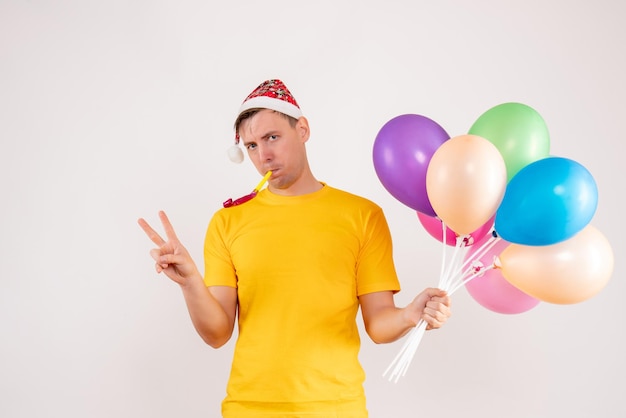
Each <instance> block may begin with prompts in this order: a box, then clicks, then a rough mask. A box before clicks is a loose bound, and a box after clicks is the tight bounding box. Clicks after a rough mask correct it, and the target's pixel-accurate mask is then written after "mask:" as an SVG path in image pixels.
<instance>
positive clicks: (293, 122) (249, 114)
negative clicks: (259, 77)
mask: <svg viewBox="0 0 626 418" xmlns="http://www.w3.org/2000/svg"><path fill="white" fill-rule="evenodd" d="M261 110H271V111H272V112H274V113H278V114H279V115H282V116H283V117H284V118H285V119H287V120H288V121H289V125H291V127H292V128H293V127H295V126H296V123H297V122H298V119H296V118H294V117H292V116H289V115H286V114H284V113H282V112H279V111H277V110H272V109H265V108H262V107H255V108H254V109H248V110H245V111H243V112H241V113H240V114H239V116H237V120H235V125H234V127H235V133H236V134H237V135H239V126H241V122H243V121H244V120H246V119H250V118H251V117H252V116H254V115H256V114H257V113H259V112H260V111H261Z"/></svg>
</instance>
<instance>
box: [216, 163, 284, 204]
mask: <svg viewBox="0 0 626 418" xmlns="http://www.w3.org/2000/svg"><path fill="white" fill-rule="evenodd" d="M271 175H272V171H271V170H270V171H268V172H267V173H265V176H263V178H262V179H261V181H260V182H259V184H258V185H257V186H256V187H255V188H254V190H252V193H249V194H247V195H245V196H242V197H240V198H238V199H235V200H233V199H232V198H231V199H228V200H227V201H225V202H224V207H225V208H230V207H232V206H237V205H241V204H242V203H246V202H247V201H248V200H250V199H252V198H254V197H255V196H256V195H257V193H259V190H261V187H263V185H264V184H265V182H266V181H267V180H268V179H269V178H270V176H271Z"/></svg>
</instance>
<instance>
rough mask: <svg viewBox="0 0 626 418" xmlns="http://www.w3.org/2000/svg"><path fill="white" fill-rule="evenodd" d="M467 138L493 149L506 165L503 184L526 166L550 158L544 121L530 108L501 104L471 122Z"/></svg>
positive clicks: (515, 104)
mask: <svg viewBox="0 0 626 418" xmlns="http://www.w3.org/2000/svg"><path fill="white" fill-rule="evenodd" d="M469 134H471V135H478V136H480V137H483V138H485V139H486V140H488V141H489V142H491V143H492V144H494V145H495V146H496V148H497V149H498V151H500V154H502V158H503V159H504V163H505V165H506V173H507V182H508V181H510V180H511V179H512V178H513V176H515V174H517V172H518V171H520V170H521V169H522V168H524V167H526V166H527V165H528V164H530V163H532V162H534V161H537V160H541V159H543V158H546V157H548V156H549V154H550V135H549V133H548V127H547V126H546V123H545V121H544V120H543V118H542V117H541V115H540V114H539V113H537V111H535V110H534V109H533V108H531V107H529V106H527V105H525V104H521V103H502V104H500V105H497V106H494V107H492V108H491V109H489V110H487V111H486V112H485V113H483V114H482V115H480V117H479V118H478V119H477V120H476V122H474V124H473V125H472V127H471V128H470V130H469Z"/></svg>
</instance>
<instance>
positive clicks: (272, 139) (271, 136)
mask: <svg viewBox="0 0 626 418" xmlns="http://www.w3.org/2000/svg"><path fill="white" fill-rule="evenodd" d="M267 139H268V140H270V141H276V140H277V139H278V135H270V136H269V137H268V138H267Z"/></svg>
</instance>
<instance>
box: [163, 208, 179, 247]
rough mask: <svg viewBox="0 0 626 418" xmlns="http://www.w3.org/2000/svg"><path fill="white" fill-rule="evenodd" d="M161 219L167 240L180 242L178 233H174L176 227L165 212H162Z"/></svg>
mask: <svg viewBox="0 0 626 418" xmlns="http://www.w3.org/2000/svg"><path fill="white" fill-rule="evenodd" d="M159 218H161V223H162V224H163V229H165V235H167V238H168V239H169V240H170V241H176V242H178V237H177V236H176V232H174V227H173V226H172V223H171V222H170V220H169V218H168V217H167V215H166V214H165V212H163V211H160V212H159Z"/></svg>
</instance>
